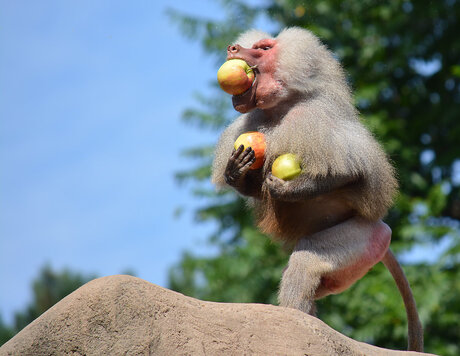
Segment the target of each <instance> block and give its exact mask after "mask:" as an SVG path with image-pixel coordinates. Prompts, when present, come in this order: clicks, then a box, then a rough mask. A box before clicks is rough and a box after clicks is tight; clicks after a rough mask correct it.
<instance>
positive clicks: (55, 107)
mask: <svg viewBox="0 0 460 356" xmlns="http://www.w3.org/2000/svg"><path fill="white" fill-rule="evenodd" d="M171 4H173V5H171ZM168 6H172V7H173V8H176V9H180V10H181V11H184V12H188V13H190V14H195V15H200V16H204V17H210V18H213V17H215V16H216V14H219V13H220V9H219V8H218V7H217V5H215V4H214V2H213V1H185V0H184V1H175V2H170V1H167V0H161V1H158V0H156V1H147V0H146V1H107V0H106V1H58V0H56V1H22V0H15V1H9V0H1V1H0V50H1V56H0V78H1V79H0V93H1V94H0V125H1V126H0V162H1V170H0V285H1V286H2V288H1V291H0V314H1V315H2V316H3V318H4V320H5V321H7V322H10V321H11V317H12V315H13V312H14V311H16V310H20V309H22V308H24V306H25V305H26V303H27V302H28V301H30V297H31V291H30V288H31V285H30V283H31V281H32V279H33V278H34V277H36V276H37V274H38V272H39V269H40V268H41V267H42V266H43V265H44V264H45V263H49V264H50V265H51V266H52V267H53V268H54V269H61V268H64V267H68V268H71V269H73V270H75V271H79V272H83V273H87V274H90V273H96V274H98V275H99V276H103V275H111V274H116V273H120V272H122V271H123V270H126V269H128V268H130V269H132V270H133V271H135V273H136V274H137V275H138V276H139V277H141V278H144V279H146V280H148V281H150V282H152V283H156V284H159V285H162V286H166V272H167V269H168V267H169V266H171V265H172V264H173V263H175V262H177V261H178V260H179V258H180V255H181V252H182V251H183V250H184V249H193V250H194V251H196V252H199V253H206V252H207V251H208V250H207V248H206V246H205V244H204V240H205V237H206V236H207V235H208V233H209V231H210V230H211V229H212V226H209V225H197V224H195V223H194V221H193V214H192V213H193V209H194V207H196V206H198V205H199V204H200V203H201V202H200V201H196V200H195V199H193V198H192V196H191V195H190V193H189V191H188V190H187V189H186V187H180V186H178V185H177V184H176V183H175V181H174V179H173V176H174V172H176V171H178V170H180V169H182V168H184V167H187V166H190V165H191V164H190V162H188V161H187V160H185V159H184V158H181V157H180V152H181V150H182V149H184V148H187V147H190V146H194V145H198V144H206V143H210V142H214V141H215V140H216V139H217V137H216V136H215V135H216V134H215V133H211V132H209V133H208V132H204V131H200V130H198V129H194V128H191V127H189V126H186V125H184V124H183V123H182V122H181V121H180V115H181V112H182V111H183V110H184V109H185V108H186V107H189V106H193V105H194V104H195V103H196V102H195V100H194V98H193V94H194V93H195V92H197V91H200V92H206V91H207V90H208V83H209V82H210V81H212V80H214V78H215V75H216V70H217V68H216V63H215V59H214V58H209V55H207V54H205V53H204V52H203V51H202V50H201V48H200V45H199V44H198V43H196V42H190V41H188V40H187V39H186V38H184V37H183V36H182V34H181V33H180V31H179V29H178V28H177V26H176V25H174V24H172V23H171V22H170V20H169V19H168V17H167V16H166V14H165V10H166V8H167V7H168ZM262 29H263V28H262ZM229 100H230V99H229ZM179 206H182V207H184V212H185V213H184V214H183V216H182V217H181V218H179V219H177V218H174V211H175V209H176V208H177V207H179Z"/></svg>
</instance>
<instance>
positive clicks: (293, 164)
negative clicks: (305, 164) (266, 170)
mask: <svg viewBox="0 0 460 356" xmlns="http://www.w3.org/2000/svg"><path fill="white" fill-rule="evenodd" d="M300 173H302V169H301V168H300V161H299V159H298V158H297V156H296V155H294V154H292V153H286V154H284V155H281V156H279V157H278V158H276V159H275V162H273V165H272V174H273V175H274V176H275V177H278V178H280V179H282V180H291V179H294V178H296V177H297V176H298V175H299V174H300Z"/></svg>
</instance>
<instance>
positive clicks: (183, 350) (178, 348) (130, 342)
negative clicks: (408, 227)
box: [0, 275, 422, 356]
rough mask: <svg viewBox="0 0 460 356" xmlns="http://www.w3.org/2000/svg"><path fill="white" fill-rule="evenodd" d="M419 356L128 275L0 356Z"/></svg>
mask: <svg viewBox="0 0 460 356" xmlns="http://www.w3.org/2000/svg"><path fill="white" fill-rule="evenodd" d="M408 354H410V355H422V354H420V353H415V352H414V353H408V352H403V351H391V350H385V349H382V348H378V347H375V346H371V345H368V344H365V343H362V342H357V341H354V340H352V339H350V338H348V337H346V336H344V335H342V334H340V333H338V332H337V331H335V330H333V329H331V328H330V327H329V326H327V325H326V324H324V323H323V322H322V321H320V320H319V319H317V318H314V317H311V316H309V315H306V314H304V313H302V312H300V311H297V310H293V309H287V308H281V307H277V306H273V305H260V304H227V303H211V302H203V301H200V300H197V299H193V298H190V297H186V296H184V295H182V294H179V293H176V292H173V291H170V290H168V289H164V288H161V287H158V286H156V285H154V284H151V283H148V282H146V281H144V280H142V279H139V278H135V277H131V276H120V275H118V276H111V277H104V278H99V279H96V280H93V281H91V282H89V283H87V284H85V285H84V286H83V287H81V288H79V289H78V290H76V291H75V292H74V293H72V294H70V295H69V296H67V297H66V298H65V299H63V300H62V301H60V302H59V303H57V304H56V305H55V306H54V307H52V308H51V309H49V310H48V311H47V312H46V313H44V314H43V315H42V316H40V317H39V318H38V319H36V320H35V321H34V322H32V323H31V324H30V325H28V326H27V327H26V328H24V329H23V330H22V331H21V332H20V333H18V334H17V335H16V336H15V337H14V338H12V339H11V340H10V341H8V342H7V343H6V344H5V345H3V347H1V348H0V355H1V356H4V355H327V356H330V355H368V356H370V355H390V356H391V355H408Z"/></svg>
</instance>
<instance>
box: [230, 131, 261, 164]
mask: <svg viewBox="0 0 460 356" xmlns="http://www.w3.org/2000/svg"><path fill="white" fill-rule="evenodd" d="M241 145H243V146H244V148H245V149H246V148H247V147H251V148H252V149H253V150H254V154H255V155H256V161H255V162H254V163H253V164H252V166H251V168H250V169H259V168H260V167H262V166H263V165H264V160H265V148H266V147H267V143H266V142H265V135H264V134H263V133H262V132H257V131H250V132H246V133H244V134H242V135H240V136H239V137H238V138H237V139H236V141H235V145H234V147H235V150H236V149H238V147H240V146H241Z"/></svg>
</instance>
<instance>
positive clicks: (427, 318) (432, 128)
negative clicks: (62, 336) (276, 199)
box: [170, 0, 460, 355]
mask: <svg viewBox="0 0 460 356" xmlns="http://www.w3.org/2000/svg"><path fill="white" fill-rule="evenodd" d="M219 3H220V4H221V5H222V8H223V12H224V15H225V18H224V20H221V21H213V20H210V19H202V18H201V19H200V18H198V19H197V18H191V17H189V16H187V15H186V14H185V15H184V14H180V13H178V12H177V11H174V10H171V11H170V14H171V17H172V18H173V19H174V21H175V22H176V23H177V24H179V26H180V27H181V28H182V30H185V31H187V34H188V35H189V36H190V38H193V39H196V40H199V41H200V43H201V44H202V45H203V48H204V50H205V51H207V52H209V53H210V54H213V55H214V56H215V58H216V70H217V64H220V63H222V61H223V60H224V58H225V47H226V46H227V44H228V43H231V41H232V40H233V39H234V38H235V37H236V34H237V33H239V32H241V31H244V30H246V29H248V28H251V27H252V26H253V25H254V24H255V23H256V22H258V21H266V22H269V23H270V26H271V28H278V29H279V28H283V27H286V26H301V27H306V28H308V29H310V30H311V31H313V32H314V33H316V34H317V35H318V36H319V37H320V38H321V39H322V40H323V41H324V42H325V43H326V44H327V45H328V46H329V48H331V49H332V50H333V51H334V53H335V54H336V55H337V57H338V58H339V59H340V61H341V62H342V63H343V65H344V67H345V69H346V71H347V73H348V79H349V81H350V84H351V85H352V87H353V90H354V93H355V100H356V105H357V107H358V108H359V110H360V111H361V113H362V117H363V122H364V123H365V124H366V125H367V126H368V127H369V129H370V130H371V131H372V132H373V133H374V134H375V135H376V136H377V138H378V139H379V141H380V142H382V143H383V145H384V147H385V150H386V151H387V152H388V154H389V156H390V157H391V159H392V161H393V162H394V165H395V167H396V169H397V171H398V176H399V181H400V186H401V191H400V195H399V197H398V199H397V202H396V204H395V206H394V208H393V209H392V210H391V211H390V212H389V214H388V216H387V217H386V221H387V222H388V223H389V224H390V226H391V227H392V229H393V242H392V246H393V247H392V248H393V250H394V251H396V252H397V253H398V254H401V253H404V254H403V255H402V256H407V255H409V256H410V255H411V254H412V255H413V254H414V253H415V252H412V253H411V251H417V248H423V247H424V248H425V249H426V250H425V253H424V256H425V257H430V261H434V262H431V263H430V264H428V263H427V262H418V261H419V260H416V261H415V262H412V264H407V263H406V264H405V266H404V268H405V271H406V273H407V276H408V279H409V280H410V282H411V284H412V285H413V289H414V294H415V296H416V299H417V303H418V305H419V311H420V315H421V318H422V322H423V324H424V327H425V338H426V340H425V343H426V351H428V352H433V353H437V354H442V355H458V354H460V349H459V346H458V345H459V344H458V336H459V335H460V327H459V325H460V324H459V323H458V320H460V310H459V308H460V307H459V306H460V282H458V279H457V278H456V276H458V273H459V272H460V271H459V268H460V258H459V257H460V236H459V226H460V223H459V221H458V220H459V219H460V187H459V182H460V177H459V176H458V174H459V173H458V172H457V173H456V175H454V166H455V164H457V165H458V164H460V149H459V148H458V147H459V146H458V143H459V142H460V125H459V123H458V118H459V117H460V41H458V34H459V33H460V26H459V18H460V2H459V1H456V0H440V1H433V2H411V1H407V0H391V1H386V2H382V1H377V0H363V1H337V0H309V1H302V0H267V1H264V2H257V3H258V5H251V2H249V5H247V2H245V3H243V2H242V1H230V0H220V1H219ZM213 90H214V91H213V92H212V94H210V96H212V97H210V98H209V99H206V97H204V96H201V97H200V98H199V104H200V105H201V106H200V107H199V108H198V109H196V108H194V109H189V110H187V111H186V112H185V114H184V120H185V121H186V122H187V123H189V124H194V125H196V126H197V127H199V128H200V129H211V130H213V131H215V130H216V128H220V129H222V127H223V126H224V125H225V124H227V123H229V122H230V121H231V120H232V119H233V118H234V117H236V113H235V112H233V111H232V109H231V107H230V99H229V98H228V96H225V94H221V93H220V92H218V91H217V90H216V88H215V86H214V89H213ZM226 102H227V103H228V104H226ZM217 135H218V133H217V132H216V138H217ZM212 144H213V143H210V144H209V145H208V146H207V147H206V148H205V149H203V150H200V149H196V148H194V149H192V150H190V151H189V152H188V154H189V155H190V156H192V157H193V158H195V159H197V160H198V161H199V163H198V165H197V166H198V168H197V169H196V170H191V171H188V172H181V173H180V174H179V175H178V178H180V179H182V180H188V181H190V182H192V183H193V185H194V188H192V189H193V191H194V192H195V193H197V194H200V196H201V197H205V199H207V200H206V201H207V205H206V206H205V207H204V208H202V209H199V210H198V211H197V212H196V214H197V220H198V221H213V222H216V223H217V226H218V227H217V229H216V231H215V232H214V233H213V234H212V236H210V238H209V243H210V244H211V245H212V246H214V247H215V248H217V251H218V252H217V253H216V254H215V255H212V256H206V257H203V256H194V255H192V254H190V253H186V254H184V257H183V259H182V261H181V262H180V263H179V264H178V265H177V266H174V267H173V268H172V269H171V273H170V285H171V287H172V288H174V289H176V290H178V291H181V292H183V293H185V294H188V295H192V296H196V297H198V298H202V299H207V300H214V301H227V302H229V301H231V302H261V303H275V301H276V290H277V284H278V282H279V278H280V275H281V271H282V268H283V266H284V265H285V263H286V254H285V253H283V252H282V251H281V250H280V248H279V247H278V246H277V245H276V244H274V243H272V242H270V241H269V239H268V238H266V237H265V236H262V235H261V234H260V233H258V232H257V231H256V230H255V228H254V227H253V221H252V218H251V216H250V214H249V213H248V210H247V208H246V207H245V204H244V203H243V202H242V200H241V199H240V198H239V197H237V196H236V195H235V194H234V193H232V192H228V191H225V192H221V193H214V192H213V190H212V189H210V188H209V183H208V181H207V179H208V175H209V172H210V168H209V164H210V162H211V157H210V155H208V154H209V153H210V150H209V147H210V146H211V145H212ZM441 241H447V242H448V247H447V248H446V250H445V251H441V252H440V253H438V254H436V253H434V252H433V253H430V252H431V251H432V250H433V249H434V248H435V247H436V246H437V245H438V244H439V243H440V242H441ZM403 262H404V260H403ZM319 313H320V317H321V318H322V319H323V320H325V321H326V322H327V323H328V324H330V325H331V326H332V327H334V328H335V329H337V330H339V331H341V332H343V333H345V334H347V335H349V336H350V337H353V338H355V339H358V340H362V341H367V342H371V343H374V344H376V345H379V346H383V347H389V348H399V349H404V348H405V345H406V334H407V331H406V316H405V312H404V308H403V304H402V300H401V297H400V296H399V295H398V292H397V289H396V287H395V285H394V282H393V281H392V280H391V277H390V274H389V273H388V271H386V270H385V269H384V268H383V266H380V265H379V266H376V267H375V268H374V269H373V270H372V271H371V272H370V273H369V274H368V275H367V276H366V277H365V278H363V279H362V280H361V281H359V282H358V283H356V284H355V285H354V286H353V287H352V288H350V289H349V290H348V291H346V292H345V293H342V294H340V295H337V296H331V297H328V298H325V299H324V300H321V301H320V304H319Z"/></svg>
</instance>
